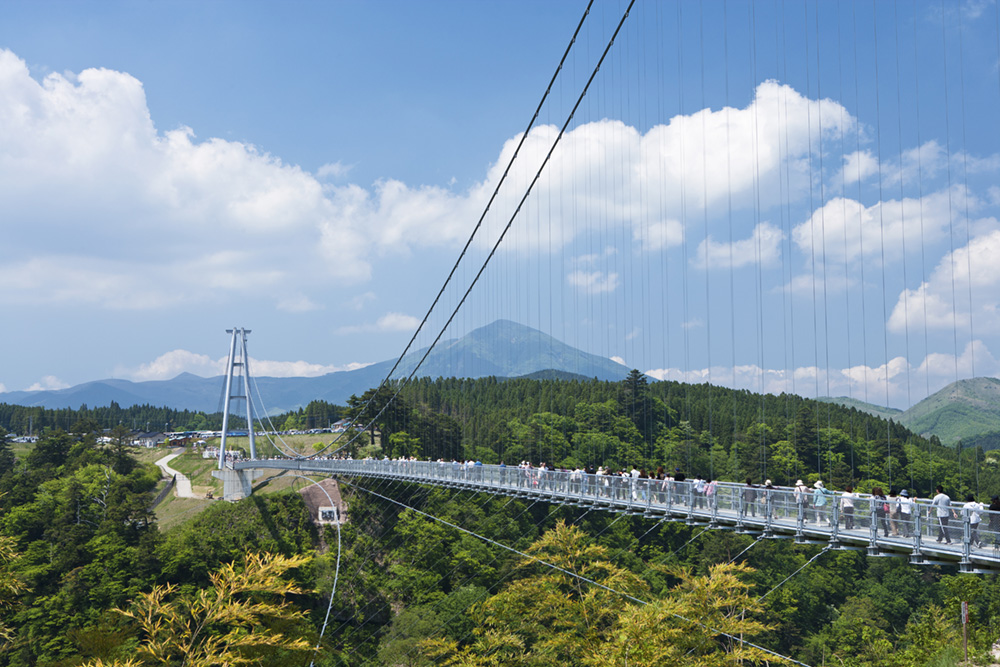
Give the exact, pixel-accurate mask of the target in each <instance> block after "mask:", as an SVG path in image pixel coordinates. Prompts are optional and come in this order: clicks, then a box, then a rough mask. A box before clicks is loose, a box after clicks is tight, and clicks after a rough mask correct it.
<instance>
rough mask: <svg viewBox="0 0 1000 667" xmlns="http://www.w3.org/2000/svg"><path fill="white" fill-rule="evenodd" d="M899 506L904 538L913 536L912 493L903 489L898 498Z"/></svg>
mask: <svg viewBox="0 0 1000 667" xmlns="http://www.w3.org/2000/svg"><path fill="white" fill-rule="evenodd" d="M896 503H897V504H898V505H899V529H900V532H901V533H902V534H903V537H909V536H910V535H912V534H913V501H912V500H911V499H910V492H909V491H907V490H906V489H903V490H902V491H900V492H899V495H898V496H897V497H896Z"/></svg>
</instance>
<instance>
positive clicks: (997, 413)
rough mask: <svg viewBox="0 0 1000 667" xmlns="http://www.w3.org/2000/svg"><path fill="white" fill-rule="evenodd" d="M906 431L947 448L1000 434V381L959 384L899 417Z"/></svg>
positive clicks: (982, 380)
mask: <svg viewBox="0 0 1000 667" xmlns="http://www.w3.org/2000/svg"><path fill="white" fill-rule="evenodd" d="M899 421H900V422H902V424H903V425H905V426H906V427H907V428H909V429H910V430H912V431H915V432H916V433H920V434H922V435H925V436H930V435H936V436H937V437H938V438H940V439H941V442H942V443H944V444H953V443H955V442H957V441H958V440H963V441H964V440H970V439H973V438H975V437H976V436H982V435H984V434H988V433H996V432H997V431H1000V379H997V378H974V379H969V380H959V381H958V382H955V383H952V384H950V385H948V386H947V387H945V388H944V389H942V390H941V391H939V392H937V393H935V394H932V395H931V396H928V397H927V398H925V399H924V400H922V401H920V402H919V403H917V404H916V405H914V406H913V407H912V408H910V409H909V410H907V411H906V412H904V413H903V414H902V416H900V417H899Z"/></svg>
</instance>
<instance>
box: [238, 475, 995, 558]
mask: <svg viewBox="0 0 1000 667" xmlns="http://www.w3.org/2000/svg"><path fill="white" fill-rule="evenodd" d="M264 470H295V471H299V472H301V473H313V474H322V475H331V476H350V477H372V478H377V479H391V480H396V481H401V482H409V483H413V484H431V485H435V486H443V487H450V488H457V489H463V490H467V491H478V492H482V493H492V494H497V495H506V496H516V497H521V498H525V499H532V500H541V501H544V502H550V503H559V504H564V505H574V506H580V507H588V508H593V509H597V510H606V511H612V512H626V513H629V514H634V515H637V516H639V515H641V516H644V517H646V518H649V519H659V520H661V521H683V522H685V523H687V524H688V525H700V526H704V527H705V528H707V529H717V530H735V531H736V532H738V533H743V534H749V535H756V536H758V539H790V540H793V541H794V542H795V543H796V544H823V545H826V546H827V548H829V549H834V550H852V551H865V552H866V553H867V554H868V555H869V556H872V557H876V558H886V557H892V558H907V559H908V560H909V562H910V563H911V564H913V565H958V566H959V570H960V571H961V572H966V573H987V572H1000V533H998V532H993V531H990V530H987V529H985V527H986V526H989V525H990V518H991V514H994V513H991V512H989V511H983V512H981V518H982V521H981V522H980V523H979V524H978V525H979V526H980V527H983V528H980V530H979V531H978V535H977V537H978V539H979V540H981V541H975V542H974V541H973V539H972V537H973V527H974V526H975V524H973V523H971V520H972V517H971V516H970V513H968V512H966V511H965V510H964V509H962V508H961V507H959V506H957V505H956V506H954V509H955V514H956V516H958V517H959V520H957V521H955V522H954V523H952V524H951V525H945V526H942V525H941V524H940V523H939V522H938V521H937V520H936V516H935V514H936V512H935V510H936V508H935V507H934V506H932V505H931V504H930V502H929V501H926V500H915V501H914V502H913V511H912V513H911V514H910V517H911V518H909V519H894V520H890V519H889V518H883V516H882V515H881V513H880V512H878V504H879V503H882V502H884V500H883V499H876V498H871V497H865V496H860V497H855V498H854V499H853V500H854V513H853V514H852V515H851V516H850V517H848V516H847V515H845V514H843V513H842V511H841V508H840V502H839V498H840V496H839V494H836V493H828V494H827V495H826V496H825V497H826V499H827V504H826V505H823V506H819V507H817V506H814V505H813V502H812V494H809V497H808V498H803V497H802V496H797V495H796V492H795V491H794V490H793V489H786V488H775V489H762V488H759V487H755V488H754V491H755V493H754V494H753V495H751V494H748V493H746V491H747V487H745V486H743V485H740V484H734V483H730V482H717V483H716V484H714V485H712V487H713V488H712V490H711V491H710V492H708V493H698V492H697V491H696V490H695V486H694V484H693V482H690V481H684V482H673V481H666V482H664V481H661V480H655V479H635V478H631V477H629V478H626V477H617V476H607V475H586V474H582V473H574V472H560V471H550V470H540V469H537V468H527V469H523V468H512V467H506V466H498V465H476V466H468V465H463V464H460V463H440V462H432V461H389V460H382V461H378V460H350V459H348V460H341V459H271V460H265V459H261V460H251V461H237V462H235V463H233V465H232V468H231V469H229V471H230V472H231V473H233V476H234V478H238V479H243V480H250V481H252V476H255V475H259V474H262V473H263V471H264ZM228 488H229V487H227V489H228ZM248 489H249V482H247V483H246V485H245V486H243V487H240V488H237V487H236V486H235V485H234V487H233V490H234V493H233V495H232V496H230V495H229V492H228V491H227V492H226V495H225V498H226V499H227V500H236V499H239V498H242V497H245V496H246V495H247V493H248ZM244 492H246V493H244ZM800 501H801V502H800ZM848 518H850V519H851V521H850V522H848V521H847V519H848ZM940 535H943V536H944V537H946V538H947V541H944V540H942V541H938V539H937V538H938V537H939V536H940Z"/></svg>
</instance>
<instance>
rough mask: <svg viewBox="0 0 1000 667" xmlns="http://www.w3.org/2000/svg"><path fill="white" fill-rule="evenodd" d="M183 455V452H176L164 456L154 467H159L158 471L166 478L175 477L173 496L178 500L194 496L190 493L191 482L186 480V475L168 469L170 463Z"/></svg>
mask: <svg viewBox="0 0 1000 667" xmlns="http://www.w3.org/2000/svg"><path fill="white" fill-rule="evenodd" d="M183 453H184V450H182V449H181V450H176V451H175V452H174V453H173V454H170V455H169V456H164V457H163V458H162V459H160V460H159V461H157V462H156V465H158V466H160V470H162V471H163V474H164V475H166V476H167V477H174V476H176V478H177V481H176V483H175V484H174V494H175V495H176V496H177V497H178V498H194V497H195V495H194V493H193V492H192V491H191V480H190V479H188V477H187V475H185V474H184V473H182V472H178V471H176V470H174V469H173V468H171V467H170V462H171V461H173V460H174V459H176V458H177V457H178V456H180V455H181V454H183Z"/></svg>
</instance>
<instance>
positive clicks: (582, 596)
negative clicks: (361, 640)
mask: <svg viewBox="0 0 1000 667" xmlns="http://www.w3.org/2000/svg"><path fill="white" fill-rule="evenodd" d="M529 553H530V554H531V556H532V558H526V559H524V560H523V561H522V562H521V563H520V565H519V568H520V569H521V570H522V572H523V573H524V574H526V575H527V576H523V577H522V578H520V579H518V580H516V581H514V582H513V583H512V584H511V585H509V586H508V587H507V588H506V589H505V590H503V591H501V592H500V593H498V594H497V595H495V596H493V597H491V598H489V599H488V600H486V601H485V602H483V603H482V604H480V605H478V606H477V607H476V608H475V609H474V611H473V617H474V619H475V621H476V622H477V627H476V628H475V630H474V633H475V638H474V639H473V640H472V641H471V642H470V643H468V644H466V645H459V643H458V642H457V641H455V640H452V639H442V638H438V639H432V640H428V641H426V642H424V644H423V647H424V651H425V653H426V654H427V655H428V656H429V657H432V658H434V659H435V660H437V661H438V662H440V663H441V664H445V665H456V666H459V665H460V666H463V667H465V666H469V667H471V666H487V665H557V664H559V665H561V664H578V665H592V666H594V667H598V666H600V667H604V666H606V665H622V666H623V667H624V666H625V665H629V666H635V667H642V666H644V665H648V666H650V667H652V666H654V665H668V664H678V665H679V664H683V665H695V666H702V665H704V666H706V667H715V666H716V665H718V666H722V665H740V664H754V663H756V662H764V661H766V660H770V662H771V664H777V663H780V662H781V661H780V659H779V660H776V659H775V657H774V656H773V655H770V654H766V653H764V652H763V651H759V650H757V649H755V648H753V647H751V646H748V645H747V644H745V643H744V642H743V641H737V640H733V639H731V638H728V637H726V636H725V635H727V634H728V635H732V636H734V637H745V638H746V639H748V640H749V639H750V638H752V637H754V636H756V635H759V634H761V633H763V632H765V631H767V630H769V629H770V628H769V627H768V626H767V625H765V624H763V623H761V622H760V621H759V620H757V616H758V615H759V614H760V612H761V610H762V605H761V604H760V603H759V602H758V601H757V599H756V598H755V597H753V596H751V595H750V586H749V584H747V583H745V582H744V581H743V577H745V576H746V575H747V574H749V573H750V572H751V570H750V568H748V567H746V566H743V565H731V564H722V565H717V566H714V567H712V568H711V569H710V571H709V574H708V575H705V576H694V575H692V574H691V573H690V572H688V571H686V570H684V569H681V568H663V569H664V570H666V572H667V573H668V574H670V575H672V576H674V577H676V578H678V579H679V580H680V583H679V584H678V585H677V586H676V587H674V588H673V589H672V590H671V591H670V592H669V593H668V595H667V596H666V597H663V598H662V599H654V600H652V601H651V602H650V603H649V604H642V603H641V602H638V601H637V599H638V600H648V599H649V598H650V597H652V594H651V592H650V591H649V588H648V586H647V585H646V583H645V582H644V581H643V580H642V579H641V578H640V577H638V576H636V575H635V574H633V573H631V572H629V571H628V570H626V569H624V568H622V567H619V566H617V565H615V564H614V563H612V562H611V561H610V559H609V553H608V550H607V549H606V548H605V547H603V546H600V545H598V544H595V543H593V541H592V540H591V538H589V537H588V536H587V535H586V534H585V533H584V532H583V531H582V530H581V529H579V528H577V527H575V526H567V525H566V524H565V523H562V522H560V523H559V524H558V525H557V526H556V528H554V529H553V530H550V531H548V532H547V533H545V534H544V535H543V536H542V537H541V538H540V539H539V540H538V541H536V542H535V543H534V544H533V545H532V546H531V548H530V549H529ZM539 561H543V562H539ZM550 565H554V566H556V567H557V568H559V569H556V568H552V567H550ZM570 573H571V574H570ZM574 575H577V576H574ZM587 580H589V581H587ZM591 582H593V583H591Z"/></svg>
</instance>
